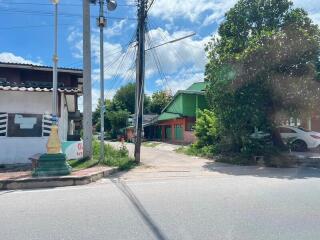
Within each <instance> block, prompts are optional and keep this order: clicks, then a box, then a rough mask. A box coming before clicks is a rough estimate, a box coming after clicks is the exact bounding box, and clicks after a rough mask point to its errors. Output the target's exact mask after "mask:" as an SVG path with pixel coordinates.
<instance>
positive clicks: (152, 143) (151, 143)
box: [142, 142, 161, 148]
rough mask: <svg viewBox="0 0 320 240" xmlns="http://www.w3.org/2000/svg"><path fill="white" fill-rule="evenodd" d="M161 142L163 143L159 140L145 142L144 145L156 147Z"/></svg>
mask: <svg viewBox="0 0 320 240" xmlns="http://www.w3.org/2000/svg"><path fill="white" fill-rule="evenodd" d="M160 144H161V143H159V142H143V143H142V146H144V147H151V148H154V147H156V146H158V145H160Z"/></svg>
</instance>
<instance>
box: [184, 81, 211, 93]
mask: <svg viewBox="0 0 320 240" xmlns="http://www.w3.org/2000/svg"><path fill="white" fill-rule="evenodd" d="M206 85H207V84H206V83H205V82H196V83H194V84H192V85H191V86H190V87H188V88H187V91H204V90H205V89H206Z"/></svg>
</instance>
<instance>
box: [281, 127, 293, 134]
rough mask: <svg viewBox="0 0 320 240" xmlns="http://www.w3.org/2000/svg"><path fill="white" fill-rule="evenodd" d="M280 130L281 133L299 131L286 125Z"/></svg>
mask: <svg viewBox="0 0 320 240" xmlns="http://www.w3.org/2000/svg"><path fill="white" fill-rule="evenodd" d="M279 131H280V133H297V132H296V131H294V130H292V129H290V128H285V127H280V128H279Z"/></svg>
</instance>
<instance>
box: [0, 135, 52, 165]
mask: <svg viewBox="0 0 320 240" xmlns="http://www.w3.org/2000/svg"><path fill="white" fill-rule="evenodd" d="M47 141H48V137H41V138H15V137H10V138H7V137H0V164H14V163H31V162H30V160H28V158H29V157H31V156H32V155H34V154H37V153H45V152H46V144H47Z"/></svg>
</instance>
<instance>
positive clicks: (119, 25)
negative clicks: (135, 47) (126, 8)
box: [104, 19, 130, 38]
mask: <svg viewBox="0 0 320 240" xmlns="http://www.w3.org/2000/svg"><path fill="white" fill-rule="evenodd" d="M125 26H128V20H127V19H122V20H120V21H116V22H114V23H113V25H112V26H111V27H109V26H108V27H106V28H105V30H104V33H105V36H106V37H107V38H110V37H114V36H119V35H121V34H122V30H123V28H124V27H125ZM129 27H130V25H129Z"/></svg>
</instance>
